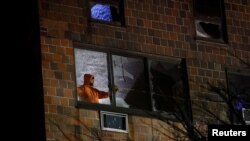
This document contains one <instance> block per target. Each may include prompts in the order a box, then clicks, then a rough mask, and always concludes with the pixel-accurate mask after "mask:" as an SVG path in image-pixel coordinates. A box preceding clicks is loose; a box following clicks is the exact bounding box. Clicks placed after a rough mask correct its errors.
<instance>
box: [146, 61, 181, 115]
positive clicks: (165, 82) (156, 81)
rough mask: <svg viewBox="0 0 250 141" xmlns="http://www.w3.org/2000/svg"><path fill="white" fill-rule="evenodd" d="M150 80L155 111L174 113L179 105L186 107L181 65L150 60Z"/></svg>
mask: <svg viewBox="0 0 250 141" xmlns="http://www.w3.org/2000/svg"><path fill="white" fill-rule="evenodd" d="M149 78H150V89H151V91H152V104H153V105H152V106H153V110H155V111H167V112H174V111H176V108H177V107H176V106H177V105H178V106H183V107H186V104H185V103H186V102H185V95H184V92H183V80H182V75H181V66H180V64H176V63H168V62H162V61H154V60H150V61H149ZM183 110H186V109H183Z"/></svg>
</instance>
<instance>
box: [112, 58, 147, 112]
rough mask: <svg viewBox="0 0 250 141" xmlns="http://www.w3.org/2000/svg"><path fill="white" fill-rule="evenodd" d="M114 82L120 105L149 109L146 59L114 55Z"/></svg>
mask: <svg viewBox="0 0 250 141" xmlns="http://www.w3.org/2000/svg"><path fill="white" fill-rule="evenodd" d="M112 63H113V76H114V83H115V85H117V86H118V87H119V91H118V92H117V94H116V105H117V106H118V107H130V108H139V109H148V108H149V104H148V101H149V100H148V98H149V97H148V95H147V92H146V84H145V83H146V81H145V72H144V61H143V59H139V58H131V57H123V56H117V55H112Z"/></svg>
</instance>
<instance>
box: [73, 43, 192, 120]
mask: <svg viewBox="0 0 250 141" xmlns="http://www.w3.org/2000/svg"><path fill="white" fill-rule="evenodd" d="M73 46H74V48H77V49H84V50H90V51H98V52H104V53H111V54H114V55H121V56H126V57H135V58H144V59H146V61H144V62H145V66H144V67H145V68H144V69H145V71H148V63H147V59H154V60H161V61H164V62H172V63H173V62H176V63H181V65H182V66H183V69H182V71H183V72H182V73H183V83H184V85H183V86H184V87H183V92H184V93H185V96H186V97H185V100H186V105H187V107H188V108H187V110H188V111H185V112H186V113H187V117H188V118H189V119H192V109H191V101H190V94H189V84H188V75H187V68H186V61H185V59H184V58H173V57H167V56H158V55H152V54H144V53H139V52H131V51H124V50H120V49H110V48H106V49H105V48H100V47H99V46H96V45H90V44H82V43H74V45H73ZM110 66H111V65H110V64H109V67H110ZM108 75H112V72H109V73H108ZM148 76H149V74H148V73H147V74H146V76H145V77H148ZM110 77H113V76H109V78H110ZM112 79H113V78H112ZM147 79H149V78H147ZM75 81H76V80H75ZM109 81H110V82H111V83H110V84H109V85H113V84H112V83H113V82H112V80H109ZM146 83H147V85H148V86H147V87H148V91H149V92H148V94H147V96H148V98H147V99H148V100H149V101H148V102H149V104H150V106H151V107H150V108H151V109H149V110H143V109H130V108H125V107H117V106H114V105H112V104H110V105H105V104H95V103H89V102H82V101H78V100H77V94H76V92H75V97H76V98H75V107H76V108H79V109H82V108H83V109H92V110H103V111H110V112H119V113H126V114H132V115H140V116H149V117H152V116H153V117H154V116H155V117H157V116H159V111H153V109H152V97H151V93H150V88H149V85H150V84H149V80H148V82H146ZM113 95H114V94H112V96H113ZM163 115H164V116H165V117H167V118H169V119H173V120H176V117H175V116H174V115H173V114H171V113H168V112H166V113H163Z"/></svg>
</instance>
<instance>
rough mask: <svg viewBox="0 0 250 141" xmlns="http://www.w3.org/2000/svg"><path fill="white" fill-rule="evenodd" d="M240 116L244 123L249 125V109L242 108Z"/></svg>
mask: <svg viewBox="0 0 250 141" xmlns="http://www.w3.org/2000/svg"><path fill="white" fill-rule="evenodd" d="M242 117H243V119H244V121H245V122H246V124H248V125H250V109H246V108H242Z"/></svg>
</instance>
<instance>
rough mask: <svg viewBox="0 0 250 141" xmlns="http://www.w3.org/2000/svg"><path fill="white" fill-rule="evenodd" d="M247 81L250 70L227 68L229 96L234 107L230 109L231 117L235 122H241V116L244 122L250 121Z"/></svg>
mask: <svg viewBox="0 0 250 141" xmlns="http://www.w3.org/2000/svg"><path fill="white" fill-rule="evenodd" d="M249 82H250V70H227V83H228V90H229V96H230V98H231V100H232V104H233V107H234V109H233V110H231V118H232V120H233V121H234V122H236V123H241V122H240V120H241V119H240V118H241V117H242V118H243V120H244V121H245V122H246V123H250V113H249V110H250V83H249ZM237 114H238V116H237Z"/></svg>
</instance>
